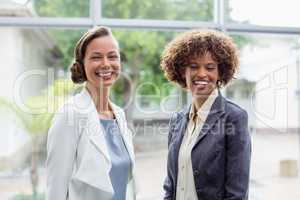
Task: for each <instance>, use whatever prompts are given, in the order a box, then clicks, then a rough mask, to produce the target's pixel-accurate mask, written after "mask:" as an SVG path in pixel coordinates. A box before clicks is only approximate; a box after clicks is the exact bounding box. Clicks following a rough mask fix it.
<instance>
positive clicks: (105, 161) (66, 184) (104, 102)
mask: <svg viewBox="0 0 300 200" xmlns="http://www.w3.org/2000/svg"><path fill="white" fill-rule="evenodd" d="M74 57H75V59H74V63H73V65H72V67H71V76H72V77H71V78H72V81H73V82H74V83H85V86H84V89H83V90H82V91H81V92H80V93H79V94H76V95H75V96H73V97H72V98H71V99H70V100H69V101H68V102H67V103H65V104H64V106H63V107H62V108H60V109H59V111H58V112H57V113H56V115H55V117H54V119H53V121H52V126H51V128H50V130H49V133H48V141H47V195H46V196H47V200H67V199H69V200H100V199H101V200H125V199H126V200H133V199H135V183H134V182H135V181H134V180H135V179H134V173H133V172H134V151H133V144H132V134H131V132H130V130H129V129H128V127H127V122H126V119H125V114H124V111H123V110H122V109H121V108H120V107H118V106H117V105H115V104H113V103H112V102H111V101H110V100H109V93H110V88H111V86H112V85H113V84H114V83H115V81H116V80H117V78H118V77H119V74H120V71H121V61H120V50H119V45H118V42H117V40H116V39H115V38H114V36H113V35H112V33H111V31H110V29H109V28H107V27H96V28H93V29H90V30H88V31H87V32H86V33H85V34H84V35H83V36H82V37H81V38H80V40H79V41H78V43H77V45H76V48H75V52H74Z"/></svg>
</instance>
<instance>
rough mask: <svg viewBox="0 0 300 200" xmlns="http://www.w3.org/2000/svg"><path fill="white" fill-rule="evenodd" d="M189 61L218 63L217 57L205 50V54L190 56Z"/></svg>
mask: <svg viewBox="0 0 300 200" xmlns="http://www.w3.org/2000/svg"><path fill="white" fill-rule="evenodd" d="M189 62H200V63H203V62H204V63H217V61H216V59H214V58H213V56H212V54H211V53H210V52H205V53H203V54H194V55H192V56H191V57H190V58H189Z"/></svg>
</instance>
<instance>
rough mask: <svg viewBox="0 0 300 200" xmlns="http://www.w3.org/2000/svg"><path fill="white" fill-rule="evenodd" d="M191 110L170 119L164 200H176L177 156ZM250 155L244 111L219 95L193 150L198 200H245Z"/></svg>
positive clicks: (246, 120)
mask: <svg viewBox="0 0 300 200" xmlns="http://www.w3.org/2000/svg"><path fill="white" fill-rule="evenodd" d="M190 107H191V106H189V107H188V108H186V109H184V110H182V111H180V112H178V113H175V114H174V115H173V116H172V118H171V120H170V127H169V128H170V130H169V136H168V149H169V152H168V163H167V170H168V172H167V177H166V179H165V183H164V190H165V197H164V199H165V200H175V199H176V187H177V174H178V153H179V148H180V145H181V142H182V138H183V134H184V133H185V130H186V127H187V123H188V116H189V110H190ZM250 154H251V142H250V135H249V132H248V115H247V112H246V111H245V110H243V109H242V108H241V107H239V106H237V105H236V104H234V103H232V102H230V101H228V100H227V99H225V98H224V97H222V96H221V94H220V93H219V95H218V97H217V98H216V100H215V102H214V103H213V105H212V107H211V110H210V113H209V114H208V117H207V119H206V121H205V123H204V125H203V128H202V130H201V133H200V134H199V136H198V138H197V142H196V144H195V146H194V147H193V150H192V168H193V174H194V182H195V188H196V192H197V196H198V199H199V200H247V199H248V186H249V168H250Z"/></svg>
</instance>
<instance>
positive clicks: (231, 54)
mask: <svg viewBox="0 0 300 200" xmlns="http://www.w3.org/2000/svg"><path fill="white" fill-rule="evenodd" d="M208 52H209V53H210V54H211V56H212V58H213V59H214V60H215V61H216V62H217V63H218V70H219V75H220V79H219V86H224V85H226V84H227V83H228V82H229V81H230V80H231V79H232V78H233V75H234V73H235V72H236V71H237V68H238V65H239V58H238V50H237V47H236V45H235V44H234V42H233V39H232V38H231V37H229V36H227V35H225V34H224V33H222V32H219V31H216V30H209V29H199V30H192V31H188V32H185V33H182V34H180V35H178V36H177V37H176V38H175V39H173V40H172V41H171V42H170V43H169V44H168V45H167V46H166V48H165V49H164V51H163V53H162V56H161V63H160V64H161V68H162V70H163V71H164V74H165V76H166V78H167V79H168V80H169V81H173V82H175V83H177V84H179V85H180V86H181V87H183V88H186V87H187V86H186V80H185V77H184V76H183V75H182V74H183V72H184V70H185V66H186V64H188V62H189V60H190V59H191V58H195V57H202V56H203V55H204V54H205V53H208Z"/></svg>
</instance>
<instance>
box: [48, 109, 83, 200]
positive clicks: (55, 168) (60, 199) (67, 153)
mask: <svg viewBox="0 0 300 200" xmlns="http://www.w3.org/2000/svg"><path fill="white" fill-rule="evenodd" d="M63 108H65V109H60V111H59V112H57V114H56V115H55V116H54V118H53V121H52V126H51V127H50V129H49V131H48V140H47V161H46V172H47V191H46V199H47V200H67V199H68V185H69V180H70V177H71V174H72V171H73V165H74V160H75V154H76V148H77V132H76V129H75V127H76V126H75V121H74V118H72V117H70V115H68V114H67V113H68V112H66V111H67V108H66V107H63ZM73 114H74V113H73ZM73 116H74V115H73Z"/></svg>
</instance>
